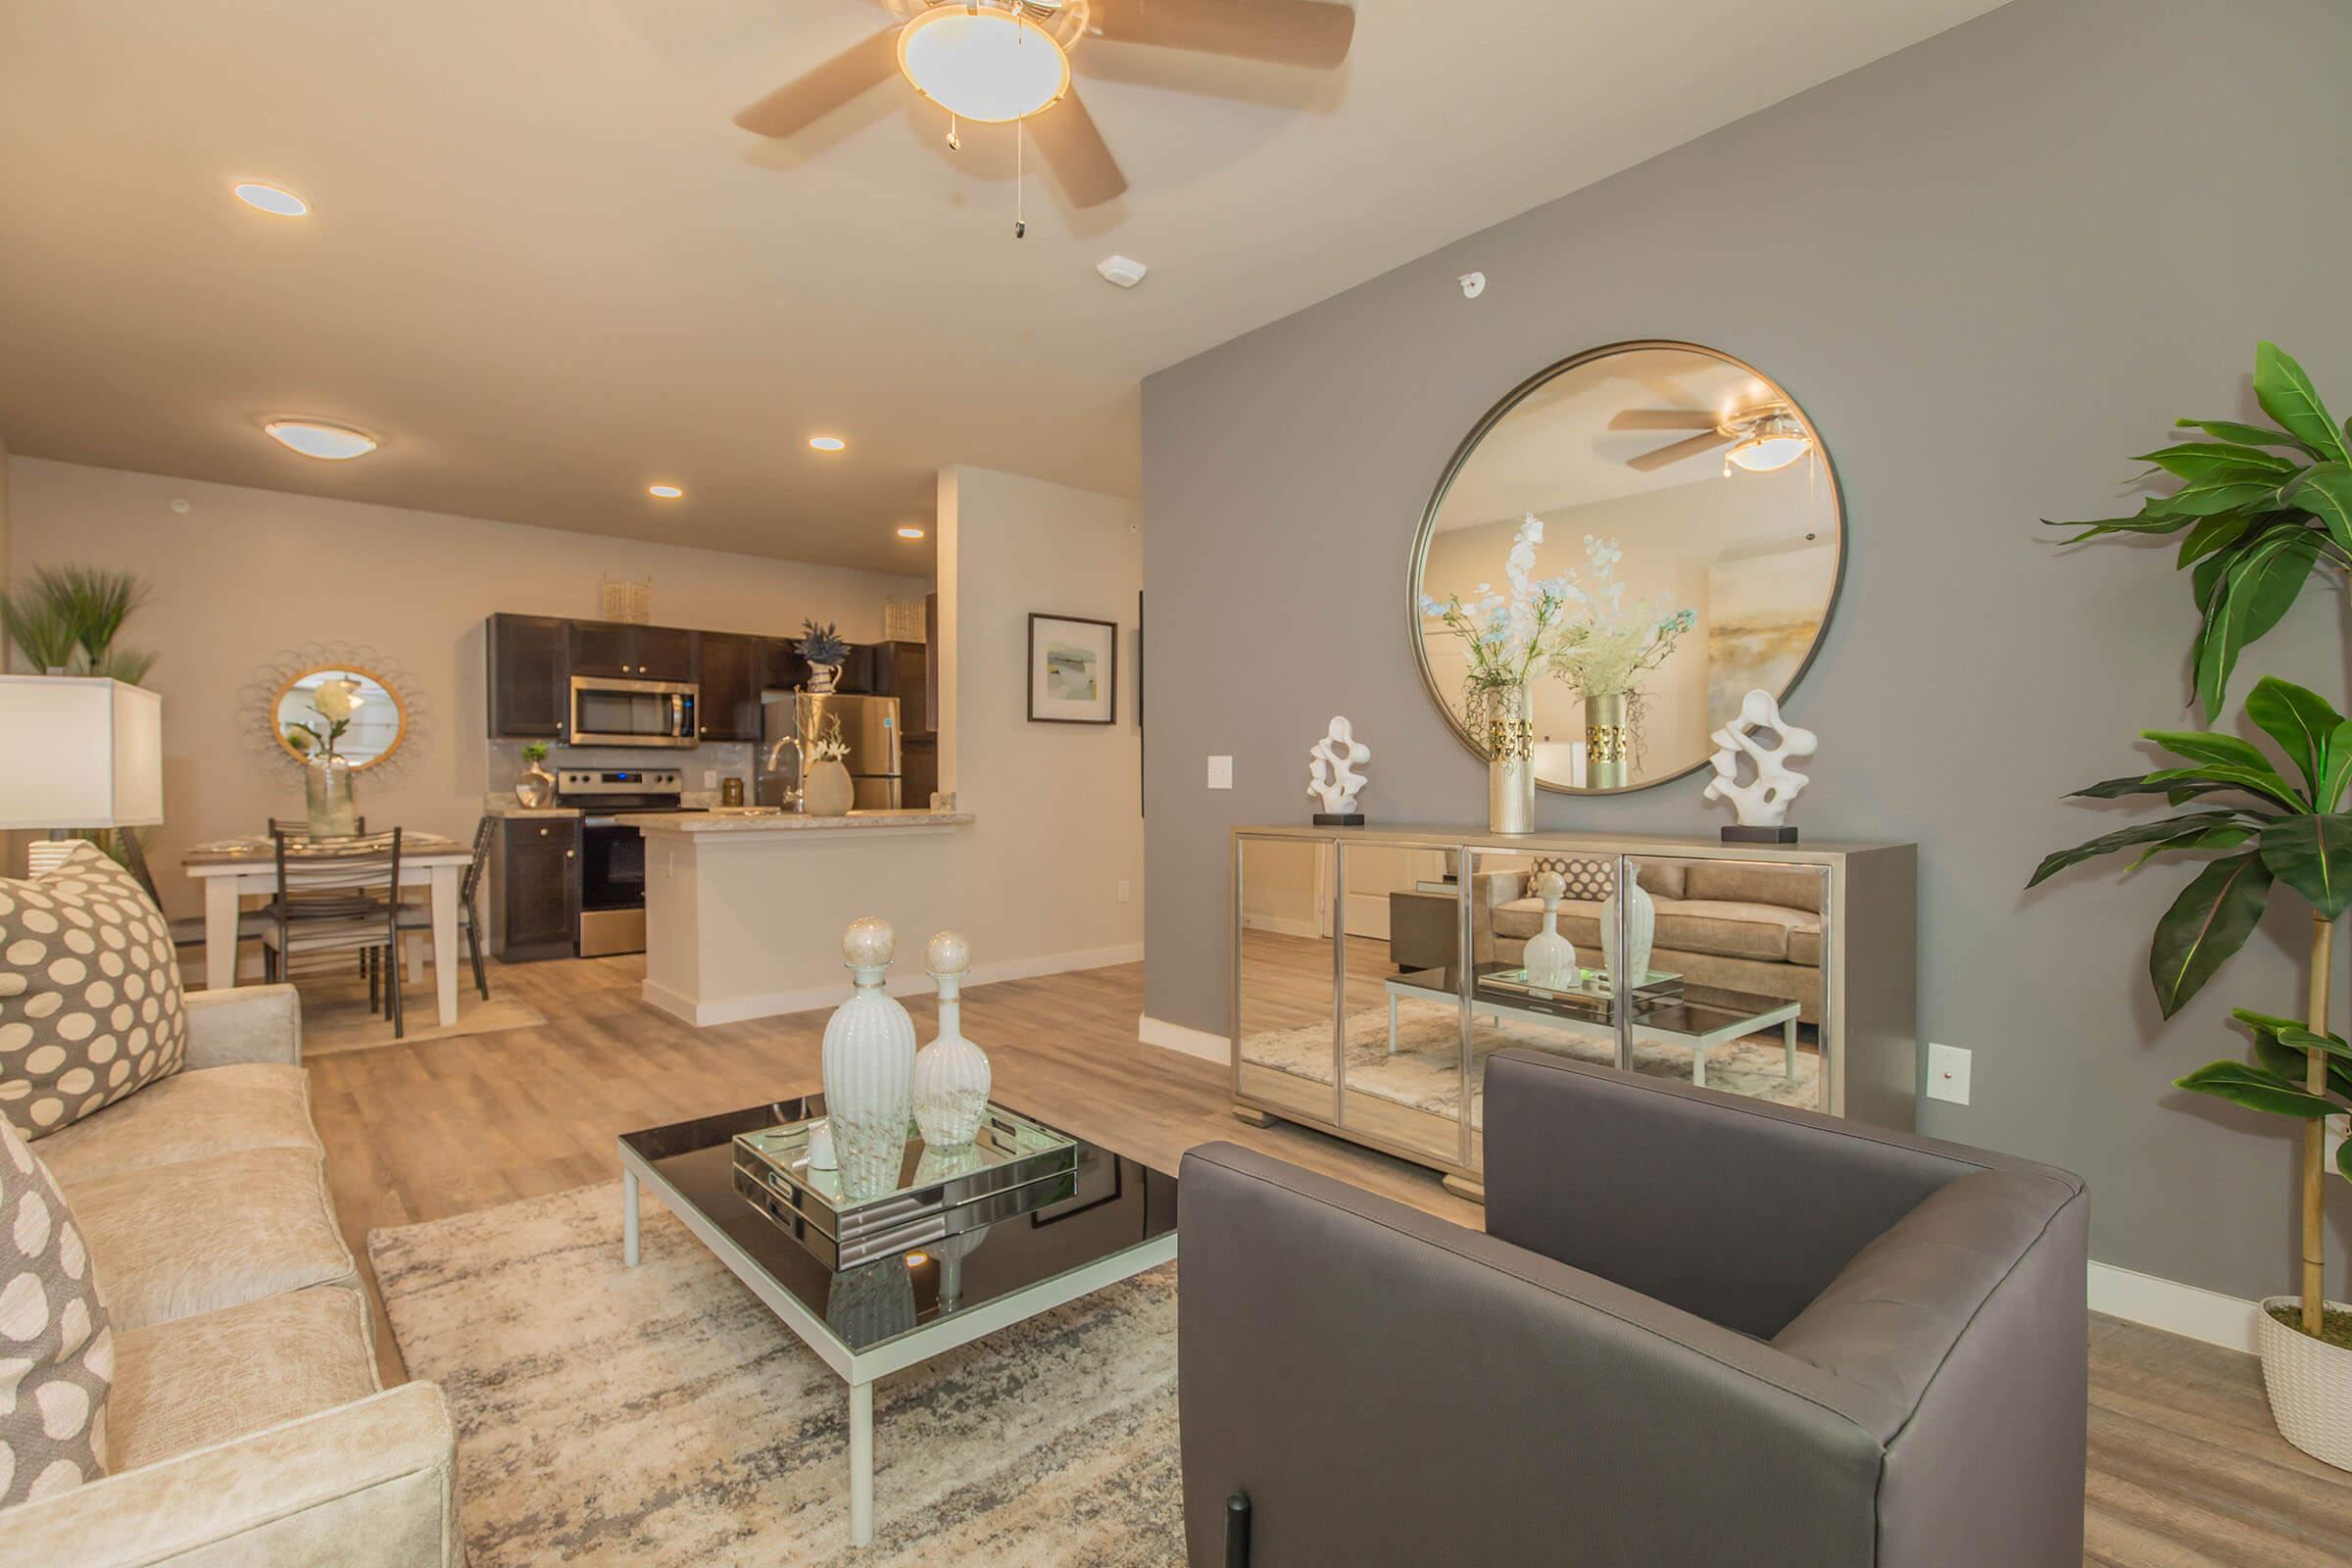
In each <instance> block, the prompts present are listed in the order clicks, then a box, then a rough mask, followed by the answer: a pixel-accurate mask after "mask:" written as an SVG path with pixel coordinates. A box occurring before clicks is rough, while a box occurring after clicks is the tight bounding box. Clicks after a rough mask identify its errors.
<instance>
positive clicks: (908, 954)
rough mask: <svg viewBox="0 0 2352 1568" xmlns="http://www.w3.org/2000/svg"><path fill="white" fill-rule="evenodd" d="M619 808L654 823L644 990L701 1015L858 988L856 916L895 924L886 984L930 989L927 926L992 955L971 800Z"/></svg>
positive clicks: (647, 832) (839, 995)
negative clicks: (820, 812) (895, 953)
mask: <svg viewBox="0 0 2352 1568" xmlns="http://www.w3.org/2000/svg"><path fill="white" fill-rule="evenodd" d="M614 820H615V821H616V822H618V823H620V824H622V825H625V826H629V827H634V828H636V829H637V830H638V831H639V832H640V833H642V834H644V836H645V936H646V941H645V989H644V997H645V1000H646V1002H647V1003H648V1004H649V1005H652V1006H655V1007H659V1008H660V1009H661V1010H662V1011H663V1012H666V1013H668V1014H670V1015H671V1016H673V1017H676V1018H681V1019H683V1020H685V1021H686V1022H688V1023H692V1024H698V1025H699V1024H716V1023H733V1022H736V1021H738V1020H741V1019H745V1018H763V1017H767V1016H769V1015H771V1014H774V1013H782V1012H800V1011H803V1010H805V1009H807V1008H809V1007H819V1006H829V1005H834V1004H837V1003H839V1002H840V1001H841V1000H842V999H843V998H844V997H846V996H847V995H848V994H849V982H848V979H847V976H846V975H845V973H844V971H843V969H842V963H841V933H842V928H843V927H844V926H846V925H848V924H849V923H850V922H851V921H852V920H854V919H857V918H858V916H859V915H866V914H875V915H880V916H882V917H883V918H884V919H887V920H889V921H890V922H891V923H892V924H893V925H894V926H896V927H897V928H898V932H899V960H898V963H897V965H896V966H895V967H894V968H893V969H892V971H891V981H892V985H891V989H892V990H894V991H902V992H903V991H919V990H924V989H927V988H928V987H929V985H930V981H929V979H928V978H927V977H926V976H925V975H924V974H923V969H922V952H923V944H924V942H925V941H926V940H927V939H928V938H929V937H930V935H931V933H932V932H934V931H937V930H940V929H943V928H946V927H950V926H953V927H956V929H959V930H963V931H965V932H967V933H969V934H972V935H973V936H974V937H975V938H976V939H977V940H976V943H975V945H976V946H977V947H979V948H980V949H981V950H982V952H983V954H984V955H985V953H986V951H987V947H988V927H987V925H986V923H985V922H986V920H987V917H988V913H989V908H990V905H991V903H992V902H993V901H994V900H996V899H1001V898H1002V897H1003V896H1004V895H1005V892H1006V891H1007V890H1005V889H1003V888H991V887H988V886H986V885H983V882H982V879H976V878H974V877H972V876H971V875H969V874H968V871H967V870H966V868H967V867H968V866H970V865H971V864H972V863H974V862H973V860H972V858H971V857H970V856H969V855H968V854H965V853H960V852H961V851H962V850H963V847H964V844H965V843H966V842H967V841H968V840H969V839H970V838H971V836H972V835H974V834H975V833H976V832H977V831H978V828H977V826H976V822H975V818H974V816H973V815H972V813H971V812H969V811H935V810H921V809H916V810H889V811H853V812H851V813H850V814H849V815H847V816H831V817H827V816H802V815H799V814H797V813H792V812H785V813H777V812H772V811H766V812H763V811H758V810H734V811H729V810H719V811H710V812H699V811H689V812H660V811H649V812H622V813H620V814H618V815H616V816H615V817H614ZM1013 956H1014V955H1011V954H1003V953H1000V954H999V955H998V957H1000V958H1011V957H1013ZM1071 966H1072V965H1069V964H1066V963H1056V964H1052V965H1049V966H1048V967H1071ZM980 967H982V968H983V969H985V968H986V961H985V958H984V960H983V964H982V965H981V966H980ZM1022 972H1044V970H1043V969H1042V968H1040V969H1029V968H1024V969H1023V971H1022ZM1000 977H1002V976H1000Z"/></svg>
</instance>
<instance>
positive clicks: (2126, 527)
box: [2041, 498, 2196, 545]
mask: <svg viewBox="0 0 2352 1568" xmlns="http://www.w3.org/2000/svg"><path fill="white" fill-rule="evenodd" d="M2168 499H2169V498H2168ZM2155 506H2156V503H2155V502H2153V501H2151V502H2149V503H2148V505H2147V506H2146V507H2145V508H2142V509H2141V510H2140V511H2139V512H2137V513H2134V514H2133V515H2131V516H2129V517H2100V518H2097V519H2094V520H2092V521H2089V522H2064V521H2061V520H2059V519H2058V518H2055V517H2044V518H2042V519H2041V522H2042V526H2043V527H2045V528H2080V529H2082V532H2081V533H2079V534H2076V535H2075V536H2074V537H2072V538H2071V539H2061V540H2059V541H2058V542H2059V543H2060V544H2062V545H2079V544H2081V543H2082V541H2083V540H2085V539H2096V538H2097V537H2099V535H2101V534H2107V533H2179V532H2180V530H2181V529H2183V528H2185V527H2187V526H2188V525H2189V524H2190V523H2192V522H2194V521H2195V520H2196V517H2195V515H2194V514H2190V513H2181V514H2179V515H2169V514H2165V513H2159V512H2156V511H2154V510H2153V509H2154V507H2155Z"/></svg>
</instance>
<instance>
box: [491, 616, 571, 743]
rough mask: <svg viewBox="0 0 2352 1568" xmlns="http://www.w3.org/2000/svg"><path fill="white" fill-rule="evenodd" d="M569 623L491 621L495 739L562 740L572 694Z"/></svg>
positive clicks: (514, 618) (541, 619) (543, 619)
mask: <svg viewBox="0 0 2352 1568" xmlns="http://www.w3.org/2000/svg"><path fill="white" fill-rule="evenodd" d="M569 624H570V623H569V622H567V621H563V620H558V619H556V618H554V617H553V616H549V615H492V616H491V617H490V630H489V639H488V643H489V660H488V663H489V668H490V733H491V734H493V735H500V736H511V737H514V738H515V739H519V740H531V739H540V740H560V739H562V738H563V734H564V708H565V707H566V703H567V699H568V697H569V695H570V693H569V687H568V681H567V678H566V677H567V674H568V670H567V655H566V651H565V643H564V632H565V629H566V627H567V626H568V625H569Z"/></svg>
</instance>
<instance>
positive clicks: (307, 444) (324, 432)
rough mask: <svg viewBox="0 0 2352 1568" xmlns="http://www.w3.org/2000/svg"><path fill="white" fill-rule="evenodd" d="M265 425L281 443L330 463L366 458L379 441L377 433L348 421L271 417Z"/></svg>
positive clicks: (272, 436) (264, 427)
mask: <svg viewBox="0 0 2352 1568" xmlns="http://www.w3.org/2000/svg"><path fill="white" fill-rule="evenodd" d="M262 428H263V429H265V430H267V431H269V432H270V440H272V441H275V442H276V443H277V444H278V445H280V446H285V447H292V448H293V449H294V450H295V451H297V452H299V453H301V454H302V455H303V456H304V457H306V458H324V459H326V460H327V461H328V462H330V463H340V462H342V461H343V460H344V459H346V458H364V457H366V456H367V455H368V453H370V452H373V451H374V450H375V445H376V442H375V437H373V436H371V435H369V434H368V432H367V431H365V430H354V429H353V428H352V427H351V426H349V425H347V424H322V423H320V422H319V420H317V419H271V420H270V422H269V423H268V424H266V425H264V426H262Z"/></svg>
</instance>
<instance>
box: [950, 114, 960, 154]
mask: <svg viewBox="0 0 2352 1568" xmlns="http://www.w3.org/2000/svg"><path fill="white" fill-rule="evenodd" d="M948 151H950V152H952V153H959V152H961V151H963V138H962V137H961V136H958V135H956V114H955V111H953V110H950V111H949V112H948Z"/></svg>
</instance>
